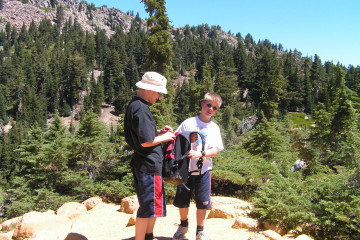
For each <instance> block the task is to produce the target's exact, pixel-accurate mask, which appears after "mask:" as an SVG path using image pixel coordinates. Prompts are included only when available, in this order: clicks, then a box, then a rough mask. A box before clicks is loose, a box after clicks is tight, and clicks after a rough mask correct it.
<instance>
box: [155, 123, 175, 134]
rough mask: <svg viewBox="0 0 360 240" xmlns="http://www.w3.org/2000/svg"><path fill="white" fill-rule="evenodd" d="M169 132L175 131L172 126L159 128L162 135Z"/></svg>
mask: <svg viewBox="0 0 360 240" xmlns="http://www.w3.org/2000/svg"><path fill="white" fill-rule="evenodd" d="M167 132H173V129H172V127H170V126H168V125H166V126H165V127H163V128H162V129H160V130H159V132H158V134H159V135H162V134H164V133H167Z"/></svg>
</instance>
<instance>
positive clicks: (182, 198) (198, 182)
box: [173, 171, 211, 209]
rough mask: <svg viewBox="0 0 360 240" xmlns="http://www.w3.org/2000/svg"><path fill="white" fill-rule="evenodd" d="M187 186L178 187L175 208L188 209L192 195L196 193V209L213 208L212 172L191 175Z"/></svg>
mask: <svg viewBox="0 0 360 240" xmlns="http://www.w3.org/2000/svg"><path fill="white" fill-rule="evenodd" d="M186 186H187V187H188V188H189V189H190V191H189V190H188V189H186V188H185V187H184V185H178V186H177V189H176V195H175V199H174V203H173V204H174V206H175V207H178V208H188V207H189V206H190V199H191V195H192V193H193V191H194V194H195V203H196V208H198V209H210V208H211V199H210V193H211V171H206V172H205V173H204V174H202V175H191V176H190V177H189V180H188V182H187V183H186Z"/></svg>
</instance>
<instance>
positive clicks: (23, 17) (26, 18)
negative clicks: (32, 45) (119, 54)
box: [0, 0, 133, 36]
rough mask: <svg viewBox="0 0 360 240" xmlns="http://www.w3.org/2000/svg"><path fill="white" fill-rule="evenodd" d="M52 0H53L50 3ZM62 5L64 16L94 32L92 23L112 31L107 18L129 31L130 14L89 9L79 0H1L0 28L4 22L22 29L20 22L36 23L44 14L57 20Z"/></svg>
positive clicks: (106, 8)
mask: <svg viewBox="0 0 360 240" xmlns="http://www.w3.org/2000/svg"><path fill="white" fill-rule="evenodd" d="M52 2H56V3H53V4H52ZM60 5H62V6H63V7H64V20H67V19H69V18H70V17H71V18H72V19H73V20H74V19H77V21H78V22H79V23H80V25H81V27H82V29H83V30H84V31H89V32H92V33H93V32H95V30H94V29H95V27H99V28H101V29H105V30H106V33H107V35H108V36H110V35H111V34H112V33H113V31H112V30H111V29H110V26H109V25H110V24H109V23H110V21H111V22H112V23H113V24H115V25H120V26H122V27H123V29H124V30H125V31H128V30H129V28H130V25H131V20H132V19H133V17H132V16H129V15H127V14H125V13H123V12H122V11H120V10H118V9H114V8H108V7H105V6H104V7H97V8H95V9H92V10H89V9H88V8H87V4H85V3H80V2H79V1H77V0H57V1H51V0H45V1H44V0H29V1H28V3H22V1H18V0H3V7H2V10H0V18H1V22H0V29H4V28H5V25H6V23H7V22H9V23H10V24H11V25H12V26H15V27H16V28H17V29H18V30H20V29H21V27H22V25H23V23H24V24H25V26H26V27H27V28H28V27H29V25H30V23H31V21H34V22H35V24H36V25H38V24H39V23H40V21H41V20H42V19H44V18H47V19H49V20H51V22H52V23H53V24H56V23H57V21H58V19H57V18H56V7H58V6H60Z"/></svg>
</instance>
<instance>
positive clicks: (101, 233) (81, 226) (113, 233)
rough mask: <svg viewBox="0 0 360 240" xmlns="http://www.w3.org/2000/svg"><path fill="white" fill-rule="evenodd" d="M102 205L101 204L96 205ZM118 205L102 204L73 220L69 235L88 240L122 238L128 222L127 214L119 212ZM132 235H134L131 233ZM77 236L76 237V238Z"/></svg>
mask: <svg viewBox="0 0 360 240" xmlns="http://www.w3.org/2000/svg"><path fill="white" fill-rule="evenodd" d="M99 205H102V204H98V206H99ZM118 210H119V205H113V204H103V205H102V206H101V207H95V208H94V209H92V210H91V211H88V212H86V213H85V214H82V215H80V216H79V217H78V218H76V219H74V220H73V224H72V228H71V233H73V236H72V237H75V233H76V234H78V236H81V237H86V238H87V239H89V240H101V239H104V240H107V239H119V237H122V236H124V233H123V231H124V229H125V228H126V225H127V223H128V220H129V216H130V215H128V214H125V213H122V212H119V211H118ZM132 233H134V232H133V231H132ZM78 236H77V237H78Z"/></svg>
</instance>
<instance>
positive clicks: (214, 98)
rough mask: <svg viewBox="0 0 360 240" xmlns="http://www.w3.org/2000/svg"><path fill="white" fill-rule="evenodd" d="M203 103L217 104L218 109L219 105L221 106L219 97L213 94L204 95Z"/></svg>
mask: <svg viewBox="0 0 360 240" xmlns="http://www.w3.org/2000/svg"><path fill="white" fill-rule="evenodd" d="M205 101H215V102H217V103H218V104H219V107H221V104H222V99H221V97H220V95H219V94H217V93H214V92H208V93H206V94H205V95H204V100H203V102H205Z"/></svg>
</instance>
